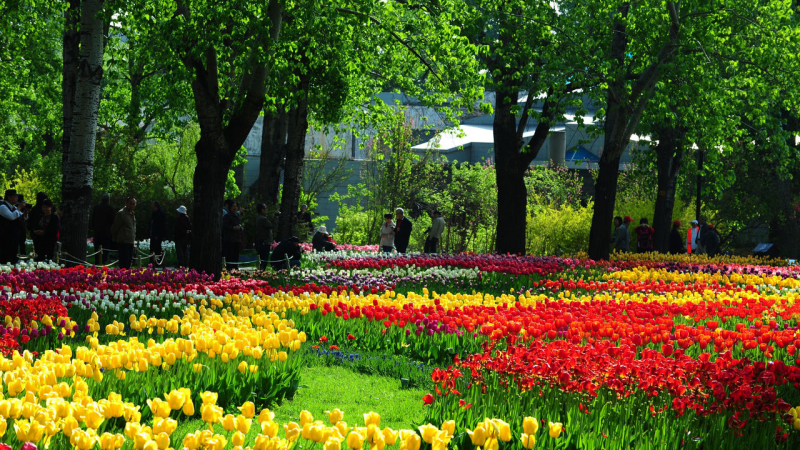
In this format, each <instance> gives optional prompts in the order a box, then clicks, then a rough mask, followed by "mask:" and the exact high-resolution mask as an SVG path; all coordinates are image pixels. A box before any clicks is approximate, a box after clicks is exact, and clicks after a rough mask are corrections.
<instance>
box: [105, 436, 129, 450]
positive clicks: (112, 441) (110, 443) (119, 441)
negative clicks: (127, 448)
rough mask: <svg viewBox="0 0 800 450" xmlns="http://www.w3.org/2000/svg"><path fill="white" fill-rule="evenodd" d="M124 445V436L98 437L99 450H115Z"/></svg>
mask: <svg viewBox="0 0 800 450" xmlns="http://www.w3.org/2000/svg"><path fill="white" fill-rule="evenodd" d="M124 444H125V436H123V435H121V434H111V433H103V435H102V436H100V450H117V449H119V448H122V446H123V445H124Z"/></svg>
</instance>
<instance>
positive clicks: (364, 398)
mask: <svg viewBox="0 0 800 450" xmlns="http://www.w3.org/2000/svg"><path fill="white" fill-rule="evenodd" d="M300 384H301V388H300V389H299V390H298V391H297V394H296V395H295V396H294V398H293V399H292V400H288V401H285V402H283V404H281V405H279V406H277V407H275V408H274V409H273V412H274V413H275V421H276V422H277V423H278V424H280V425H281V430H280V434H281V435H283V425H284V424H286V423H289V422H298V423H299V421H300V411H303V410H307V411H309V412H311V413H312V414H313V415H314V419H315V420H322V421H323V422H324V423H325V424H329V423H330V422H329V421H328V416H327V415H325V414H324V413H323V411H327V410H332V409H334V408H339V409H341V410H342V411H344V421H345V422H347V424H348V426H351V427H352V426H353V424H356V423H357V424H359V425H361V426H363V424H364V413H367V412H370V411H375V412H377V413H379V414H380V415H381V428H385V427H391V428H393V429H395V430H398V429H401V428H412V425H413V424H414V423H417V424H418V423H421V422H422V420H423V418H424V416H425V411H424V409H423V408H424V406H423V403H422V396H423V395H425V394H426V391H422V390H419V389H401V388H400V380H397V379H393V378H388V377H382V376H375V375H365V374H359V373H355V372H353V371H351V370H348V369H346V368H343V367H324V366H318V367H311V368H307V369H304V370H303V372H302V375H301V379H300ZM196 407H197V408H198V411H197V414H198V415H196V416H195V417H198V416H199V407H200V405H196ZM258 412H259V410H256V415H257V414H258ZM256 419H257V417H254V418H253V426H252V428H251V429H250V432H249V433H248V434H247V437H246V439H245V445H252V443H253V442H254V440H255V437H256V435H257V434H258V433H260V432H261V430H260V428H259V426H258V422H257V421H256ZM204 428H207V425H206V424H205V423H204V422H203V421H201V420H199V419H197V420H191V421H186V422H184V423H181V424H180V425H179V426H178V429H177V430H175V433H173V435H172V445H171V446H172V447H173V448H179V447H180V446H181V442H182V441H183V437H184V436H185V435H187V434H189V433H192V432H195V431H198V430H201V429H204ZM214 431H215V433H219V434H222V435H224V436H226V437H227V438H228V439H230V436H231V435H232V433H227V432H225V431H224V430H223V429H222V426H221V425H216V426H215V427H214Z"/></svg>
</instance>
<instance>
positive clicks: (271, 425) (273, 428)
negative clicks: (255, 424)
mask: <svg viewBox="0 0 800 450" xmlns="http://www.w3.org/2000/svg"><path fill="white" fill-rule="evenodd" d="M261 434H264V435H266V436H269V437H270V438H274V437H275V436H277V435H278V424H277V423H275V422H273V421H271V420H270V421H269V422H262V423H261Z"/></svg>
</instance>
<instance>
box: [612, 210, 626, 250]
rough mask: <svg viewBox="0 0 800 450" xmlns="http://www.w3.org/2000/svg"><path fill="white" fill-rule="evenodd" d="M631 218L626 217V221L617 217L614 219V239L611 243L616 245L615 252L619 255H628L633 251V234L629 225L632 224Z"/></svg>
mask: <svg viewBox="0 0 800 450" xmlns="http://www.w3.org/2000/svg"><path fill="white" fill-rule="evenodd" d="M628 219H630V217H628V216H625V220H624V221H623V220H622V217H620V216H617V217H614V226H615V227H616V228H615V229H614V239H612V240H611V242H612V243H613V244H614V251H616V252H619V253H628V252H629V251H631V234H630V232H629V231H628V224H629V223H630V220H628Z"/></svg>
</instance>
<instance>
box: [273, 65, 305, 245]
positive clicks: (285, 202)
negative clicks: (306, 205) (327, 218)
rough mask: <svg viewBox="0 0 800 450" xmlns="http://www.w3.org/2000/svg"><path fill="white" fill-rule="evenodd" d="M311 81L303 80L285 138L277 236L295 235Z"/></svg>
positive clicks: (283, 237) (281, 238) (279, 237)
mask: <svg viewBox="0 0 800 450" xmlns="http://www.w3.org/2000/svg"><path fill="white" fill-rule="evenodd" d="M308 85H309V80H308V78H305V79H304V80H301V82H300V86H298V88H299V89H300V90H301V91H302V92H304V95H303V97H302V98H301V99H300V100H299V101H298V103H297V107H296V108H293V109H292V111H291V113H290V117H289V133H288V139H287V142H286V169H285V170H284V172H283V195H282V196H281V219H280V220H279V221H278V239H279V240H283V239H286V238H288V237H289V236H291V235H292V233H293V230H294V225H295V222H296V214H297V211H298V209H299V206H300V205H299V203H300V187H301V186H302V183H303V162H304V160H305V156H306V133H307V132H308Z"/></svg>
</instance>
